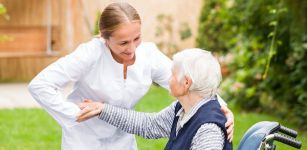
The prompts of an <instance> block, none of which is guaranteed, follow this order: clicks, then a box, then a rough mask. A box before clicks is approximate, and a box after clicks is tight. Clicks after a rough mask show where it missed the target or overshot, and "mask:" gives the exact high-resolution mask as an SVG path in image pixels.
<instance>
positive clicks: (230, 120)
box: [221, 106, 234, 142]
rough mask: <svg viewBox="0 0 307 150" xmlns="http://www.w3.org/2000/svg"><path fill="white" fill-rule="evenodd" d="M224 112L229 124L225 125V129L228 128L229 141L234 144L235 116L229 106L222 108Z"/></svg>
mask: <svg viewBox="0 0 307 150" xmlns="http://www.w3.org/2000/svg"><path fill="white" fill-rule="evenodd" d="M221 110H222V112H224V114H225V116H226V118H227V122H226V123H225V127H226V128H227V135H228V136H227V137H228V138H227V140H228V141H229V142H232V139H233V131H234V115H233V113H232V112H231V111H230V110H229V109H228V108H227V106H221Z"/></svg>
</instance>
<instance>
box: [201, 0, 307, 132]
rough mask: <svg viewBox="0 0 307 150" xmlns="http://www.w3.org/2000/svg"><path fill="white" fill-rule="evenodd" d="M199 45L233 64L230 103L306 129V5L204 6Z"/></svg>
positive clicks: (268, 0)
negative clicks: (222, 56) (283, 119)
mask: <svg viewBox="0 0 307 150" xmlns="http://www.w3.org/2000/svg"><path fill="white" fill-rule="evenodd" d="M197 43H198V47H201V48H204V49H208V50H212V51H214V52H216V53H219V54H222V55H227V56H228V57H229V58H231V59H230V61H229V62H227V64H226V65H227V67H228V69H229V70H230V74H229V75H228V76H227V77H225V79H224V81H223V85H222V91H223V96H224V97H225V99H229V100H233V101H234V102H235V103H236V104H238V105H239V106H241V108H243V109H246V110H257V111H265V112H269V113H273V114H274V115H277V116H280V117H282V118H287V119H288V120H289V121H292V122H294V123H297V124H298V125H299V126H300V127H304V128H307V54H306V51H307V1H306V0H303V1H302V0H249V1H248V0H204V6H203V9H202V12H201V17H200V25H199V35H198V38H197Z"/></svg>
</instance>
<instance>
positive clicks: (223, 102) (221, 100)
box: [216, 94, 227, 106]
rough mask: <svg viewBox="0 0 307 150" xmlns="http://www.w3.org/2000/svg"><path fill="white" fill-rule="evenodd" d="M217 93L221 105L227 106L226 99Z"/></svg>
mask: <svg viewBox="0 0 307 150" xmlns="http://www.w3.org/2000/svg"><path fill="white" fill-rule="evenodd" d="M216 95H217V100H218V102H219V103H220V105H221V106H227V103H226V102H225V101H224V99H223V98H221V96H220V95H218V94H216Z"/></svg>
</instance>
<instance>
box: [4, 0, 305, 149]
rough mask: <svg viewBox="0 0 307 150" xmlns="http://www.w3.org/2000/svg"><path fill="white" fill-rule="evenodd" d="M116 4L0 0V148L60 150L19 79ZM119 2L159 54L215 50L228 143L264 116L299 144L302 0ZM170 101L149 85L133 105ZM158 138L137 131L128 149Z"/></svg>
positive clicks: (85, 34)
mask: <svg viewBox="0 0 307 150" xmlns="http://www.w3.org/2000/svg"><path fill="white" fill-rule="evenodd" d="M122 1H123V0H122ZM122 1H115V0H112V1H111V0H87V1H86V0H0V150H7V149H8V150H11V149H12V150H15V149H18V150H19V149H22V150H23V149H29V150H30V149H31V150H32V149H60V142H61V129H60V127H59V126H58V125H57V124H56V122H55V121H54V120H53V119H52V118H51V117H49V115H48V114H47V113H46V112H44V111H43V110H42V109H40V107H39V105H38V104H37V103H36V102H35V101H34V100H33V99H32V98H31V96H30V95H29V94H28V92H27V89H26V86H27V83H28V82H29V81H30V80H31V79H32V78H33V77H34V76H35V75H36V74H37V73H38V72H40V71H41V70H42V69H43V68H45V67H46V66H47V65H48V64H50V63H52V62H53V61H55V60H57V59H58V58H60V57H62V56H64V55H66V54H68V53H70V52H71V51H73V50H74V49H75V48H76V47H77V45H79V44H80V43H83V42H86V41H88V40H90V39H91V38H92V37H93V36H97V35H98V34H99V31H98V26H97V24H98V19H99V15H100V13H101V12H102V10H103V9H104V8H105V7H106V6H107V5H108V4H110V3H112V2H122ZM124 2H129V3H130V4H131V5H132V6H134V7H135V8H136V9H137V11H138V12H139V14H140V16H141V18H142V38H143V41H151V42H155V43H156V44H157V45H158V47H159V48H160V50H161V51H162V52H163V53H165V54H166V55H167V56H169V57H171V56H172V55H173V54H174V53H176V52H178V51H180V50H182V49H185V48H191V47H200V48H203V49H206V50H210V51H212V52H213V53H214V55H215V56H216V57H218V59H219V60H220V63H221V65H222V72H223V82H222V85H221V88H220V93H221V95H222V97H223V98H224V99H225V101H226V102H227V103H228V106H229V108H230V109H231V110H232V111H233V112H234V114H235V136H234V147H237V146H238V143H239V141H240V139H241V137H242V136H243V134H244V132H245V131H246V130H247V129H248V128H249V127H250V126H251V125H253V124H254V123H256V122H258V121H263V120H274V121H278V122H281V123H282V124H284V125H286V126H289V127H292V128H294V129H296V130H298V131H299V136H298V139H300V140H302V141H303V147H302V149H307V147H306V145H304V143H307V130H306V129H307V53H306V51H307V1H306V0H270V1H268V0H249V1H246V0H193V1H186V0H168V1H165V0H146V1H144V0H125V1H124ZM69 90H70V87H67V88H65V89H63V92H64V93H65V94H67V93H69ZM172 100H173V98H172V97H170V96H169V94H168V92H167V91H165V90H163V89H162V88H160V87H157V86H152V88H151V90H150V91H149V93H148V94H147V95H146V96H145V97H144V98H143V99H142V100H141V102H140V103H139V104H138V105H137V106H136V110H138V111H146V112H153V111H159V110H160V109H162V108H163V107H165V106H167V105H168V104H170V103H171V102H172ZM153 106H154V107H153ZM166 141H167V139H162V140H144V139H142V138H140V137H138V146H139V149H141V150H142V149H146V150H147V149H163V148H164V146H165V143H166ZM277 149H291V147H289V146H285V145H282V144H278V145H277Z"/></svg>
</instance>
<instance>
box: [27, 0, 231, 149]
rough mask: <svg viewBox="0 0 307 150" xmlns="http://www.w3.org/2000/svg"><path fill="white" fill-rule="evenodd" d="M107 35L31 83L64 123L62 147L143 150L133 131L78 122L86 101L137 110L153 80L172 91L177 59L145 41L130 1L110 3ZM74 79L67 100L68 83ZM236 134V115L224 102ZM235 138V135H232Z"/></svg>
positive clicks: (103, 28) (104, 19) (104, 18)
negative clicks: (172, 72)
mask: <svg viewBox="0 0 307 150" xmlns="http://www.w3.org/2000/svg"><path fill="white" fill-rule="evenodd" d="M99 28H100V32H101V38H93V39H92V40H91V41H89V42H86V43H83V44H81V45H79V46H78V48H77V49H76V50H75V51H73V52H72V53H71V54H69V55H67V56H65V57H63V58H60V59H59V60H57V61H56V62H54V63H53V64H51V65H50V66H48V67H47V68H45V69H44V70H43V71H42V72H40V73H39V74H38V75H37V76H36V77H35V78H34V79H33V80H32V81H31V83H30V84H29V91H30V93H31V94H32V96H33V97H34V98H35V99H36V100H37V102H38V103H39V104H40V105H41V106H42V107H43V108H44V109H45V110H46V111H47V112H48V113H49V114H50V115H51V116H52V117H53V118H54V119H55V120H56V121H57V122H58V123H59V124H60V125H61V127H62V149H64V150H101V149H116V150H117V149H118V150H121V149H125V150H127V149H131V150H135V149H137V145H136V141H135V137H134V135H133V134H128V133H125V132H124V131H121V130H120V129H117V128H116V127H114V126H112V125H109V124H107V123H106V122H104V121H102V120H100V119H98V117H96V118H92V119H89V120H87V121H85V122H83V123H78V122H76V119H77V117H78V115H79V112H80V108H79V107H78V104H79V103H81V102H82V101H83V100H84V99H91V100H94V101H99V102H104V103H108V104H111V105H115V106H119V107H123V108H129V109H132V108H133V107H134V106H135V104H136V103H137V102H138V101H139V100H140V99H141V98H142V97H143V96H144V95H145V94H146V92H147V91H148V89H149V88H150V86H151V84H152V82H155V83H157V84H159V85H161V86H162V87H164V88H166V89H168V79H169V78H170V76H171V65H172V62H171V60H170V59H169V58H168V57H166V56H165V55H163V54H162V53H161V52H160V51H159V49H158V48H157V47H156V45H155V44H153V43H146V42H142V41H141V20H140V17H139V15H138V13H137V11H136V10H135V9H134V8H133V7H132V6H131V5H129V4H127V3H113V4H110V5H108V6H107V7H106V8H105V9H104V11H103V12H102V14H101V17H100V23H99ZM69 82H73V83H74V87H73V91H72V93H71V94H70V95H69V96H68V97H67V100H66V99H65V98H64V97H63V95H62V87H64V86H65V85H66V84H67V83H69ZM220 103H222V104H223V107H224V108H223V110H224V112H225V115H226V116H227V119H228V124H227V125H226V126H228V134H229V135H230V137H232V130H233V117H232V112H231V111H230V110H229V109H227V107H226V106H225V102H224V101H222V100H221V102H220ZM229 140H231V139H229Z"/></svg>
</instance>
